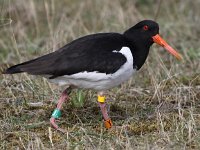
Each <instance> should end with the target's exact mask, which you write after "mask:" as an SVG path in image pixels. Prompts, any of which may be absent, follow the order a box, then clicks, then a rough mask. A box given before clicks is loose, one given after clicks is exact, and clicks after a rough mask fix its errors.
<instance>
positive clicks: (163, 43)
mask: <svg viewBox="0 0 200 150" xmlns="http://www.w3.org/2000/svg"><path fill="white" fill-rule="evenodd" d="M152 38H153V41H154V42H155V43H157V44H158V45H160V46H162V47H164V48H165V49H166V50H167V51H168V52H170V53H171V54H172V55H174V56H175V57H176V58H177V59H179V60H181V59H182V56H181V54H179V53H178V52H177V51H176V50H175V49H173V48H172V47H171V46H170V45H169V44H167V42H166V41H165V40H163V39H162V38H161V37H160V35H159V34H156V35H155V36H153V37H152Z"/></svg>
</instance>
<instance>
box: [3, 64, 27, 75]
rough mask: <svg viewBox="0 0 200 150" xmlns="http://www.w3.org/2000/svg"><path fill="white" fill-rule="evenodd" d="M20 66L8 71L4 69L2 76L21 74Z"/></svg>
mask: <svg viewBox="0 0 200 150" xmlns="http://www.w3.org/2000/svg"><path fill="white" fill-rule="evenodd" d="M20 66H21V64H18V65H15V66H12V67H10V68H8V69H6V70H5V71H3V74H15V73H22V72H24V71H22V70H21V67H20Z"/></svg>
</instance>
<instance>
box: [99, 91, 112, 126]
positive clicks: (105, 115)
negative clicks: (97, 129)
mask: <svg viewBox="0 0 200 150" xmlns="http://www.w3.org/2000/svg"><path fill="white" fill-rule="evenodd" d="M99 95H100V96H102V95H103V93H99ZM98 104H99V107H100V109H101V113H102V115H103V118H104V125H105V127H106V128H107V129H109V128H111V127H112V121H111V119H110V117H109V116H108V111H107V108H106V103H105V97H103V99H102V98H99V97H98Z"/></svg>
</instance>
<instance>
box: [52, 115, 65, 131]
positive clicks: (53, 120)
mask: <svg viewBox="0 0 200 150" xmlns="http://www.w3.org/2000/svg"><path fill="white" fill-rule="evenodd" d="M50 123H51V125H52V126H53V127H54V128H55V129H56V130H58V131H60V132H62V133H66V132H67V131H66V130H65V129H62V128H60V127H59V126H58V125H57V124H56V118H53V117H51V118H50Z"/></svg>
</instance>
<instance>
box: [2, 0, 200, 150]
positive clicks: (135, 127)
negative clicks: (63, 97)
mask: <svg viewBox="0 0 200 150" xmlns="http://www.w3.org/2000/svg"><path fill="white" fill-rule="evenodd" d="M159 3H160V4H159ZM198 14H200V3H199V1H197V0H196V1H190V0H185V1H181V0H177V1H174V0H168V1H160V2H159V1H155V0H149V1H147V0H141V1H139V0H126V1H124V0H116V1H107V0H101V1H98V0H94V1H93V0H85V1H80V0H73V1H72V0H62V1H61V0H60V1H55V0H49V1H47V0H43V1H39V0H35V1H34V0H29V1H27V0H18V1H14V0H1V1H0V68H1V70H3V69H4V68H6V67H7V66H10V65H12V64H16V63H19V62H23V61H26V60H29V59H32V58H35V57H37V56H40V55H43V54H46V53H49V52H52V51H54V50H56V49H57V48H59V47H61V46H63V45H64V44H66V43H68V42H70V41H72V40H73V39H76V38H78V37H80V36H83V35H86V34H91V33H96V32H123V31H124V30H126V29H127V28H129V27H131V26H133V25H134V24H135V23H137V22H138V21H140V20H143V19H154V18H155V17H156V19H157V22H159V24H160V34H161V36H162V37H163V38H164V39H166V41H168V43H169V44H170V45H172V46H173V47H175V48H177V49H178V51H179V52H180V53H181V54H182V55H183V58H184V60H183V61H181V62H179V61H177V60H176V59H175V58H174V57H172V56H170V55H169V53H168V52H166V51H165V50H163V48H160V47H158V46H155V45H154V46H152V48H151V50H150V55H149V57H148V59H147V61H146V63H145V65H144V66H143V67H142V69H141V70H140V71H139V72H138V73H136V74H135V76H134V77H133V78H132V79H131V80H130V81H128V82H127V83H125V84H123V85H121V86H120V87H116V88H114V89H112V90H110V91H108V92H107V99H108V100H107V101H108V105H109V107H110V112H109V113H110V116H111V117H112V120H113V122H114V127H113V129H111V130H109V131H107V130H105V129H104V127H103V123H102V117H101V114H100V111H99V108H98V106H97V103H96V99H97V98H96V93H95V91H86V90H83V91H81V92H83V99H78V98H79V96H78V94H80V93H78V92H77V91H74V92H72V94H71V99H70V101H69V103H66V104H64V107H63V110H62V117H61V119H60V121H59V125H60V126H61V127H62V128H64V129H66V130H67V131H68V132H67V134H62V133H60V132H57V131H55V130H54V129H53V128H51V127H50V124H49V117H50V116H51V113H52V111H53V109H54V108H55V106H56V101H57V99H58V98H59V95H60V93H61V92H62V90H63V89H64V88H63V87H57V86H56V85H53V84H50V83H48V81H46V80H45V79H43V78H40V77H34V76H30V75H27V74H18V75H12V76H11V75H0V82H1V84H0V110H1V114H0V149H34V150H35V149H156V150H157V149H200V142H199V141H200V138H199V137H200V115H199V114H200V110H199V106H200V101H199V100H200V92H199V91H200V61H199V60H200V48H199V38H200V36H199V35H200V28H199V24H200V19H199V15H198ZM32 104H38V106H33V105H32Z"/></svg>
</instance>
